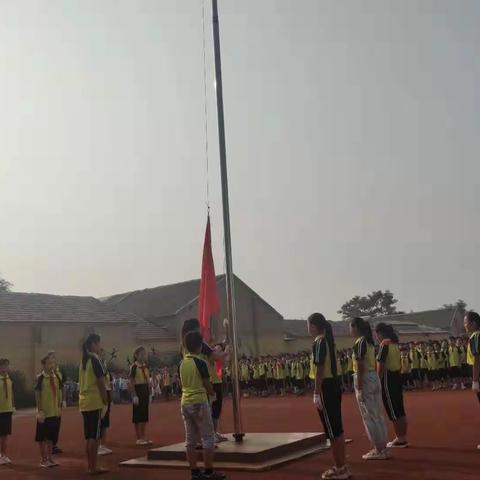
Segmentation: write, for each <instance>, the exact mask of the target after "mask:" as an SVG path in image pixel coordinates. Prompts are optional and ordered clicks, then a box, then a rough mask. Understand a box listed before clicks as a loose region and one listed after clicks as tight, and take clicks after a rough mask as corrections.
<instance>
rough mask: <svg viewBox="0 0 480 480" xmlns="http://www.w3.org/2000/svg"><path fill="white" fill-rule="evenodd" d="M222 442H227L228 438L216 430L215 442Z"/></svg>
mask: <svg viewBox="0 0 480 480" xmlns="http://www.w3.org/2000/svg"><path fill="white" fill-rule="evenodd" d="M222 442H228V438H227V437H224V436H223V435H221V434H220V433H218V432H216V433H215V443H222Z"/></svg>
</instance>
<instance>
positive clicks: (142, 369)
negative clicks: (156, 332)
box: [128, 347, 152, 446]
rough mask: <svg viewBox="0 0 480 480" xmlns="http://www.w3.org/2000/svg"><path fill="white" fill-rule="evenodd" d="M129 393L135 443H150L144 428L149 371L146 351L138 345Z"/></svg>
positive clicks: (146, 419) (147, 408)
mask: <svg viewBox="0 0 480 480" xmlns="http://www.w3.org/2000/svg"><path fill="white" fill-rule="evenodd" d="M128 377H129V378H130V394H131V395H132V406H133V408H132V422H133V425H134V426H135V435H136V438H137V445H141V446H146V445H151V444H152V442H151V441H150V440H146V438H145V430H146V427H147V423H148V420H149V407H150V371H149V370H148V367H147V351H146V350H145V347H138V348H137V349H136V350H135V351H134V352H133V363H132V365H131V367H130V373H129V375H128Z"/></svg>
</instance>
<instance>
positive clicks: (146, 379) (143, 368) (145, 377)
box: [137, 362, 149, 383]
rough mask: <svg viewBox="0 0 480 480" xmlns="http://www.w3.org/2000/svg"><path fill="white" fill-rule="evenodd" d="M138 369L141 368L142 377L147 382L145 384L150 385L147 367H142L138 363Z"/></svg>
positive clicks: (142, 365) (143, 365)
mask: <svg viewBox="0 0 480 480" xmlns="http://www.w3.org/2000/svg"><path fill="white" fill-rule="evenodd" d="M137 367H139V368H140V370H141V371H142V375H143V380H144V381H145V383H148V377H149V375H148V370H147V366H146V365H145V364H144V363H142V364H141V365H139V364H138V362H137Z"/></svg>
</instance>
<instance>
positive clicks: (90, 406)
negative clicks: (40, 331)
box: [78, 333, 108, 475]
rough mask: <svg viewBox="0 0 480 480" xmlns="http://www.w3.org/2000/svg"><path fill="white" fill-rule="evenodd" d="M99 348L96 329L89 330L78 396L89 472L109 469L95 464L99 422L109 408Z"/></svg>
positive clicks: (84, 346) (99, 428)
mask: <svg viewBox="0 0 480 480" xmlns="http://www.w3.org/2000/svg"><path fill="white" fill-rule="evenodd" d="M101 351H102V345H101V339H100V336H99V335H97V334H95V333H92V334H90V335H89V336H88V337H87V339H86V340H85V342H84V343H83V345H82V361H81V363H80V368H79V388H80V391H79V397H78V406H79V409H80V412H81V413H82V416H83V429H84V434H85V441H86V443H87V460H88V471H87V474H88V475H101V474H104V473H106V472H108V470H106V469H105V468H101V467H99V466H98V465H97V455H98V447H99V444H100V435H101V423H102V418H104V417H105V415H106V414H107V410H108V396H107V390H106V388H105V372H104V371H103V367H102V364H101V362H100V359H99V357H98V356H99V354H100V352H101Z"/></svg>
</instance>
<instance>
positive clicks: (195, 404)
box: [180, 330, 225, 480]
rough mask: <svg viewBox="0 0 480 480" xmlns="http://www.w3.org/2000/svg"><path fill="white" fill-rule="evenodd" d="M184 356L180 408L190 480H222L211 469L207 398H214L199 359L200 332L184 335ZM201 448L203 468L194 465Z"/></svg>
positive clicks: (211, 439) (211, 438)
mask: <svg viewBox="0 0 480 480" xmlns="http://www.w3.org/2000/svg"><path fill="white" fill-rule="evenodd" d="M183 346H184V357H183V360H182V363H181V364H180V379H181V382H182V402H181V411H182V417H183V422H184V425H185V437H186V450H187V458H188V462H189V465H190V469H191V472H192V480H206V479H214V480H222V479H224V478H225V475H224V474H223V473H220V472H215V471H214V469H213V457H214V452H215V428H214V426H213V419H212V413H211V408H210V405H209V396H210V400H214V399H215V392H214V390H213V386H212V384H211V382H210V371H209V368H208V365H207V363H206V362H205V361H204V360H202V359H201V358H200V354H201V352H202V348H203V339H202V335H201V334H200V332H199V331H196V330H194V331H190V332H188V333H187V334H186V335H185V336H184V337H183ZM200 442H201V444H202V447H203V461H204V464H205V471H204V472H201V471H200V469H199V468H198V466H197V463H198V451H197V445H198V444H199V443H200Z"/></svg>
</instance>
